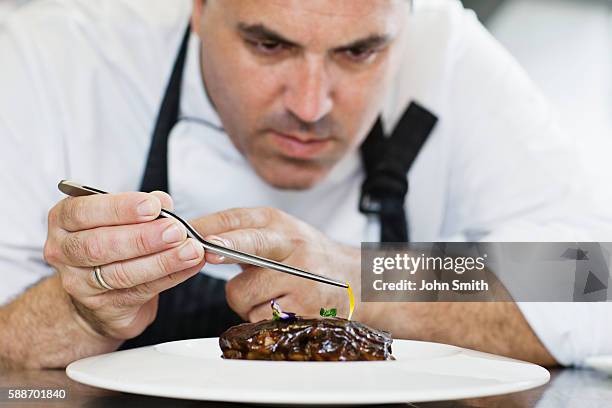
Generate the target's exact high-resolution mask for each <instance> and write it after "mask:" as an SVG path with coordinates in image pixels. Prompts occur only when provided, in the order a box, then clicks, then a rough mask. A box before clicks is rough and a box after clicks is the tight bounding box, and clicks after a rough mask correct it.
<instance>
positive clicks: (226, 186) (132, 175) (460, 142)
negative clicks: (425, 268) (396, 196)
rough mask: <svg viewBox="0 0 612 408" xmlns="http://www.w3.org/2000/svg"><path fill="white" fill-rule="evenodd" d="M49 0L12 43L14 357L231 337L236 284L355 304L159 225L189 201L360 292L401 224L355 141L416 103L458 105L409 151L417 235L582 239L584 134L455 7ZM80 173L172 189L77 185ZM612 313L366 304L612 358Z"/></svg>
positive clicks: (107, 181)
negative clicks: (563, 128) (64, 189)
mask: <svg viewBox="0 0 612 408" xmlns="http://www.w3.org/2000/svg"><path fill="white" fill-rule="evenodd" d="M44 4H45V5H44V7H43V6H41V7H40V8H39V9H34V8H30V10H28V11H24V12H22V13H20V15H19V16H17V17H15V18H13V19H12V20H11V22H10V24H9V25H8V26H7V28H6V30H5V31H4V32H3V33H2V34H1V37H0V50H1V52H2V55H3V59H4V60H5V61H7V63H6V64H5V65H6V66H5V67H4V68H3V69H4V70H5V75H4V76H3V78H2V83H1V87H2V89H3V95H2V97H1V98H0V135H1V137H2V140H3V142H4V144H5V149H4V150H3V152H2V160H1V162H2V163H3V171H2V182H3V183H2V185H3V188H4V189H5V191H6V192H7V193H8V194H7V196H8V197H10V200H3V201H2V210H3V211H2V213H3V214H9V215H10V217H9V218H8V219H5V221H3V231H2V235H1V237H0V250H1V254H0V262H1V267H2V269H3V276H5V279H6V283H7V284H6V285H4V286H2V297H3V299H5V300H9V299H11V300H12V301H11V302H9V303H7V304H6V305H5V306H3V307H2V309H0V344H1V345H2V347H0V350H1V351H0V353H1V355H2V361H3V363H4V364H6V365H26V366H29V367H61V366H64V365H66V364H67V363H69V362H71V361H73V360H75V359H77V358H81V357H84V356H88V355H92V354H97V353H102V352H108V351H112V350H115V349H117V348H118V347H120V346H123V347H132V346H135V345H139V344H148V343H151V342H155V341H163V340H167V339H168V338H173V336H174V337H181V336H192V335H211V334H218V332H219V330H221V329H222V328H223V327H224V326H225V327H226V326H227V325H229V324H231V323H232V322H235V321H238V319H235V317H236V316H233V315H231V314H230V313H229V310H227V309H225V308H224V306H225V303H223V304H222V305H221V304H219V302H218V300H219V299H224V295H225V294H226V295H227V303H228V304H229V306H230V307H231V308H232V309H233V310H234V311H235V312H236V313H237V314H238V316H240V318H242V319H246V320H251V321H257V320H260V319H263V318H267V317H269V315H270V312H269V306H268V302H269V301H270V300H271V299H273V298H276V299H279V300H280V302H281V303H282V305H283V307H285V308H287V309H288V310H292V311H295V312H298V313H302V314H313V313H316V311H318V308H319V307H321V306H323V305H326V306H331V305H337V307H339V308H340V312H341V313H342V314H345V313H346V306H345V305H344V301H343V299H344V293H343V292H342V291H340V290H339V289H338V290H336V289H332V288H328V287H326V286H322V285H320V284H315V283H312V282H309V281H304V280H300V279H298V278H295V277H291V276H284V275H280V274H278V273H277V272H272V271H267V270H261V269H258V268H254V267H249V266H242V267H241V268H239V270H238V272H239V273H238V274H237V275H235V272H236V271H235V270H234V272H230V271H229V268H230V267H229V266H227V265H223V264H225V263H230V261H229V260H225V259H222V258H219V257H217V256H215V255H213V254H205V253H204V251H203V250H202V248H201V247H200V246H198V245H197V244H196V243H195V242H194V241H193V240H191V239H186V232H185V230H184V228H183V227H182V226H180V225H178V224H176V223H173V222H171V221H169V220H163V219H161V220H156V218H157V216H158V215H159V212H160V209H161V208H167V209H175V210H176V212H177V213H179V214H181V215H183V216H185V217H188V218H192V219H193V223H194V225H195V226H196V228H198V230H199V231H200V233H201V234H203V235H205V236H206V237H207V238H208V239H211V240H216V241H217V242H218V243H220V244H222V245H225V246H229V247H233V248H236V249H240V250H243V251H247V252H252V253H255V254H257V255H262V256H265V257H269V258H272V259H275V260H278V261H282V262H286V263H288V264H291V265H294V266H297V267H302V268H305V269H308V270H312V271H316V272H318V273H321V274H325V275H329V276H331V277H335V278H337V279H342V280H349V281H350V282H353V284H354V285H355V286H358V282H359V252H358V249H357V247H358V245H359V242H361V241H368V240H373V241H376V240H378V239H380V237H381V229H384V227H385V224H384V223H379V220H378V219H377V218H375V217H372V216H367V215H364V214H362V213H360V212H359V209H358V204H359V203H358V201H359V195H360V188H361V184H362V182H363V179H364V169H363V165H362V162H361V159H360V153H359V147H360V146H361V145H362V144H363V143H364V140H366V138H367V139H368V140H369V139H370V136H371V135H372V134H373V133H372V132H373V128H374V129H376V126H374V123H375V122H376V121H377V118H378V117H379V116H380V117H382V122H378V123H379V124H380V123H382V124H383V125H384V129H385V131H386V132H387V133H392V132H393V129H394V127H395V125H396V124H397V123H398V122H401V118H402V117H403V115H404V113H405V112H406V111H407V109H408V110H409V105H410V103H411V102H412V101H418V103H419V106H421V107H425V109H426V110H427V111H428V112H429V113H434V114H435V116H437V117H438V118H439V119H440V120H439V122H438V124H437V125H436V127H435V129H434V131H433V133H431V134H430V135H429V139H428V141H427V143H426V144H425V146H423V148H422V150H421V151H420V153H419V155H418V158H417V159H416V161H415V162H414V163H413V165H412V166H411V167H410V173H409V178H410V193H409V195H408V197H407V202H406V206H407V215H408V220H409V222H410V234H411V239H412V240H414V241H437V240H441V241H443V240H491V241H495V240H553V239H555V240H557V239H562V240H563V239H566V240H572V241H573V240H580V239H586V238H587V235H584V234H583V233H582V232H581V231H580V230H579V228H578V225H579V224H578V221H579V220H577V219H576V217H575V214H576V211H575V209H576V207H574V198H575V195H576V192H577V187H576V183H575V182H574V180H575V176H576V174H578V173H576V172H575V170H574V169H573V168H572V166H571V163H572V160H571V154H572V150H571V144H570V143H569V141H568V140H566V139H564V138H563V137H561V136H560V134H559V133H558V132H557V129H556V128H555V126H554V120H553V118H552V115H551V112H550V111H549V108H548V106H547V105H546V103H545V102H544V101H543V99H542V98H541V97H540V95H539V93H538V92H537V91H536V90H534V89H533V86H532V84H531V83H530V82H529V81H528V80H527V79H526V78H525V75H524V73H523V72H522V71H521V70H520V69H519V68H518V67H517V66H516V64H515V63H514V62H513V61H512V60H511V58H510V57H509V56H508V55H507V54H506V53H505V52H504V51H503V50H501V49H500V48H499V46H498V45H497V44H496V43H495V42H494V41H493V40H492V39H491V38H490V36H488V35H487V33H486V32H485V31H484V29H483V28H482V27H481V26H480V25H479V24H478V23H477V21H475V19H474V18H473V17H472V16H471V15H470V14H467V13H466V12H465V11H463V9H462V8H461V7H460V5H459V4H458V3H455V2H447V1H439V2H437V1H436V2H434V1H426V2H423V4H420V3H418V2H417V4H416V5H415V7H416V9H415V10H414V12H413V13H411V10H410V2H406V1H403V0H376V1H372V0H341V1H334V2H327V1H323V0H321V1H309V2H302V1H290V2H287V1H276V0H258V1H242V0H223V1H221V0H208V1H203V0H195V1H193V4H187V2H172V5H169V4H168V2H165V1H159V2H152V1H138V0H131V1H128V0H123V1H121V2H118V1H113V2H106V3H104V2H103V3H100V2H98V3H96V4H95V5H94V4H92V3H91V2H88V1H84V0H83V1H74V2H72V3H65V2H61V3H60V2H57V3H56V2H46V3H44ZM68 4H69V5H68ZM190 6H192V10H191V7H190ZM190 13H191V28H192V30H193V35H191V37H185V41H183V40H182V38H183V33H184V30H185V28H186V18H187V16H188V15H189V14H190ZM25 21H27V22H28V23H29V24H28V25H27V29H25V28H23V27H24V26H25V24H24V22H25ZM181 44H182V45H181ZM179 50H180V52H179ZM177 54H178V57H177ZM160 101H162V102H161V103H160ZM160 105H161V108H160ZM410 106H412V105H410ZM417 109H419V112H421V113H423V112H422V111H423V108H417ZM424 114H426V112H425V113H424ZM428 117H431V115H429V116H428ZM151 135H153V137H151ZM384 159H385V158H384V157H383V160H384ZM24 164H25V166H24ZM411 164H412V163H411ZM65 178H75V179H78V180H84V181H86V182H87V183H88V184H91V185H94V186H96V187H100V188H104V189H106V190H109V191H137V190H142V191H151V190H154V189H161V190H167V191H169V192H170V193H171V194H172V198H171V197H170V196H169V195H168V194H166V193H162V192H154V193H150V194H147V193H122V194H111V195H107V196H92V197H81V198H76V199H66V200H62V201H59V199H60V198H61V196H60V195H59V194H58V193H57V191H56V190H55V185H56V184H57V181H58V180H60V179H65ZM58 201H59V203H58ZM235 207H240V208H241V209H234V210H228V208H235ZM49 208H51V210H50V211H49V212H48V216H47V210H48V209H49ZM392 226H395V227H397V223H395V224H394V225H392ZM43 246H44V258H43ZM202 267H204V270H205V271H206V272H207V274H208V275H207V276H205V275H202V274H198V272H199V271H200V270H201V269H202ZM211 276H216V277H217V278H219V277H224V278H226V279H230V278H231V280H230V281H229V283H228V284H227V286H226V287H225V283H224V281H222V280H218V279H214V278H212V277H211ZM41 278H44V279H42V280H41ZM190 278H191V279H190ZM27 287H29V288H28V289H27V290H26V288H27ZM171 288H174V289H171ZM170 289H171V290H170ZM224 289H225V292H224ZM356 289H357V290H358V289H359V288H358V287H357V288H356ZM160 293H161V295H160ZM603 306H604V307H600V305H588V306H578V305H546V304H544V305H540V304H523V305H516V304H512V303H503V304H409V303H407V304H366V303H361V304H358V307H357V312H356V314H355V318H356V319H357V320H360V321H363V322H364V323H367V324H371V325H372V326H376V327H380V328H385V329H388V330H391V331H392V332H393V334H394V336H395V337H398V338H401V337H405V338H415V339H424V340H432V341H441V342H447V343H453V344H458V345H461V346H466V347H472V348H478V349H481V350H485V351H490V352H494V353H500V354H505V355H509V356H513V357H517V358H522V359H527V360H531V361H535V362H538V363H542V364H548V365H553V364H556V363H557V362H560V363H563V364H573V363H579V362H580V361H581V360H582V358H584V357H585V356H586V355H589V354H593V353H601V352H605V351H610V350H609V347H610V346H609V345H608V343H607V342H605V341H604V340H605V338H606V332H605V330H609V329H603V328H601V327H602V326H606V325H604V324H603V323H602V322H604V321H605V320H606V319H608V321H609V315H607V314H606V313H607V309H606V308H605V305H603ZM559 312H561V313H563V315H562V317H559V316H558V313H559ZM584 316H588V318H587V319H585V318H584ZM568 322H569V323H568ZM216 323H218V324H217V325H216ZM580 325H583V326H582V327H581V326H580ZM203 327H205V328H206V330H199V329H200V328H203ZM583 327H585V328H588V329H592V330H601V331H600V332H599V333H594V332H593V331H591V333H588V334H587V333H585V331H584V330H583ZM607 327H610V325H607Z"/></svg>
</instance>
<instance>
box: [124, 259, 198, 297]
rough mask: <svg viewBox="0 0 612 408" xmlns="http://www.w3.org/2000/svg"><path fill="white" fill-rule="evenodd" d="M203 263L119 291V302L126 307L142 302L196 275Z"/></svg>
mask: <svg viewBox="0 0 612 408" xmlns="http://www.w3.org/2000/svg"><path fill="white" fill-rule="evenodd" d="M204 264H205V262H204V261H201V262H200V263H199V264H198V265H196V266H193V267H191V268H189V269H185V270H183V271H178V272H175V273H171V274H169V275H167V276H164V277H162V278H159V279H157V280H155V281H153V282H147V283H143V284H141V285H138V286H135V287H133V288H130V289H124V290H122V291H119V292H121V293H120V295H121V300H120V301H119V302H120V303H121V304H123V305H125V306H128V307H129V306H134V305H141V304H144V303H146V302H148V301H150V300H151V299H153V298H154V297H155V296H157V295H158V294H160V293H161V292H164V291H166V290H168V289H172V288H173V287H175V286H177V285H179V284H181V283H183V282H185V281H186V280H188V279H189V278H191V277H193V276H195V275H197V274H198V273H199V272H200V271H201V270H202V268H203V267H204Z"/></svg>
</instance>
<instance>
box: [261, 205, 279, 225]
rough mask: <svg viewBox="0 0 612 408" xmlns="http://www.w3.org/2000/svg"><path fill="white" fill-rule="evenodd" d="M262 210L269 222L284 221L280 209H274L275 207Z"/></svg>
mask: <svg viewBox="0 0 612 408" xmlns="http://www.w3.org/2000/svg"><path fill="white" fill-rule="evenodd" d="M262 210H263V213H264V215H265V217H266V219H267V220H268V222H272V221H278V220H280V219H282V217H283V214H284V213H283V212H282V211H281V210H279V209H278V208H273V207H264V208H263V209H262Z"/></svg>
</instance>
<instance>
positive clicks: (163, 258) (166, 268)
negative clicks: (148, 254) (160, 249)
mask: <svg viewBox="0 0 612 408" xmlns="http://www.w3.org/2000/svg"><path fill="white" fill-rule="evenodd" d="M155 260H156V262H157V267H158V268H159V270H160V271H162V272H163V274H164V275H168V274H170V273H172V272H174V270H173V268H172V261H171V259H170V257H169V256H168V255H167V254H165V253H162V254H159V255H157V256H156V257H155Z"/></svg>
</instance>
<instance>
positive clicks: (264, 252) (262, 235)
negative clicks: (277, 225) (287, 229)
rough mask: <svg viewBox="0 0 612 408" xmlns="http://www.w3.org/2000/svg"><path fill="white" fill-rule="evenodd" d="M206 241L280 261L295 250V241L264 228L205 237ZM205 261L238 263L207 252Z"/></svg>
mask: <svg viewBox="0 0 612 408" xmlns="http://www.w3.org/2000/svg"><path fill="white" fill-rule="evenodd" d="M205 239H206V240H207V241H210V242H213V243H215V244H217V245H220V246H222V247H225V248H229V249H235V250H238V251H241V252H246V253H248V254H252V255H257V256H261V257H264V258H268V259H272V260H275V261H282V260H283V259H286V258H287V257H289V255H291V253H292V252H293V251H294V250H295V241H293V240H291V239H288V238H287V236H286V234H283V233H281V232H279V231H276V230H270V229H264V228H248V229H241V230H238V231H231V232H226V233H224V234H219V235H212V236H207V237H206V238H205ZM207 261H208V262H210V263H213V264H219V263H239V261H236V260H233V259H231V258H229V257H220V256H218V255H215V254H213V253H212V252H210V251H209V255H208V256H207Z"/></svg>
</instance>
